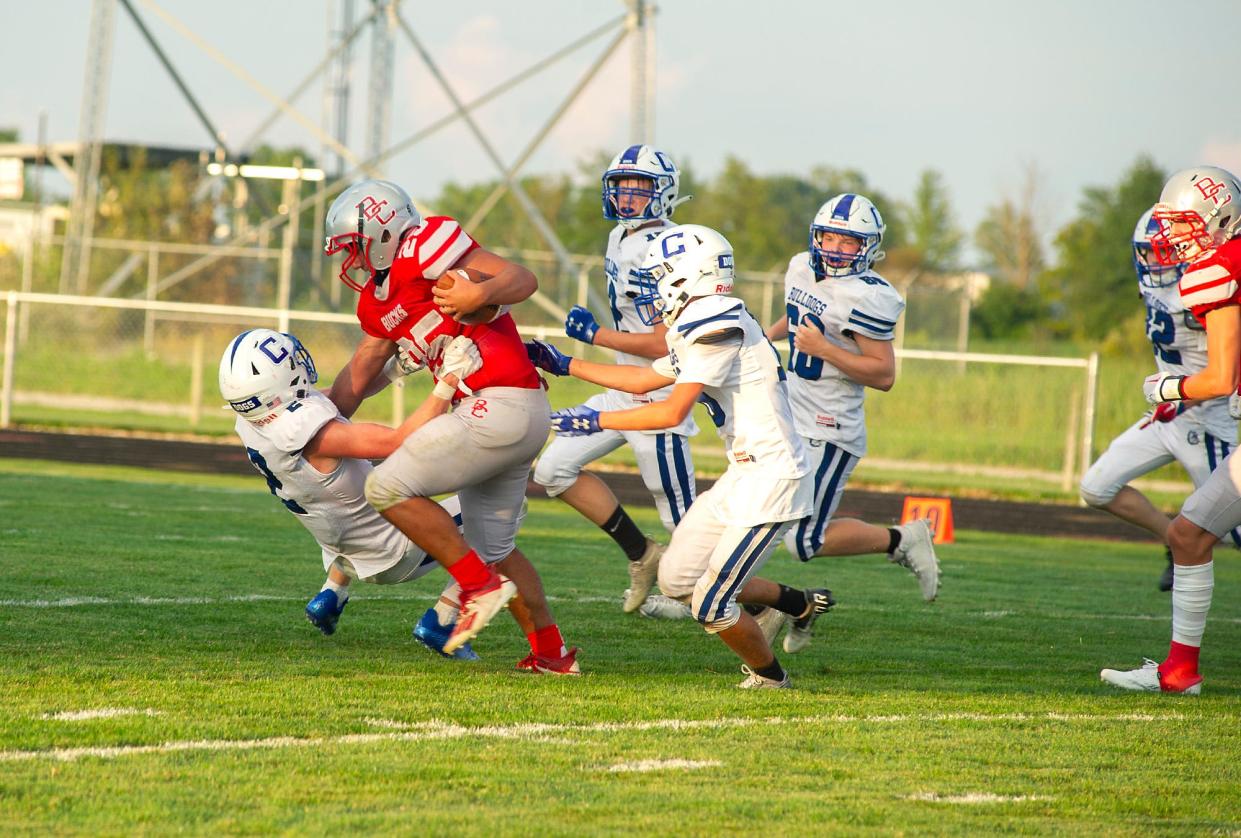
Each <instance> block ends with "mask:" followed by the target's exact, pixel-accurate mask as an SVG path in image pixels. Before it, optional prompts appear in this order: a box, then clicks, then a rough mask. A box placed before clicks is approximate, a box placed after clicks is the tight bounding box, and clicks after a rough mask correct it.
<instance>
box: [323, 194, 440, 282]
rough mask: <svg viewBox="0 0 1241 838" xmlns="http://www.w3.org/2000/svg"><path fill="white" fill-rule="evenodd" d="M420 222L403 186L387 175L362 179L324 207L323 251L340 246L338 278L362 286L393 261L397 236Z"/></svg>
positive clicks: (397, 243) (336, 251) (388, 266)
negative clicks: (325, 213)
mask: <svg viewBox="0 0 1241 838" xmlns="http://www.w3.org/2000/svg"><path fill="white" fill-rule="evenodd" d="M420 224H422V216H421V215H419V214H418V211H417V210H416V209H414V203H413V201H412V200H411V199H410V197H409V195H408V194H407V193H406V192H405V190H404V189H402V188H401V187H399V186H397V185H396V184H395V183H392V182H390V181H386V180H363V181H359V182H358V183H355V184H354V185H353V186H350V187H349V188H348V189H346V190H345V191H344V192H342V193H340V195H339V196H337V198H336V200H335V201H333V202H332V206H331V207H330V208H329V209H328V211H327V218H326V219H325V221H324V228H325V232H326V234H327V240H326V245H325V247H324V252H326V253H328V254H329V255H331V254H335V253H340V252H342V251H343V252H344V253H345V258H344V261H343V262H342V264H341V268H340V278H341V280H342V281H343V282H344V283H345V284H346V285H348V286H349V287H350V288H352V289H353V290H355V291H361V290H362V289H363V288H365V287H366V283H367V282H368V281H369V280H370V279H371V278H372V277H374V276H375V275H376V274H378V273H381V272H383V271H386V270H388V269H389V268H391V267H392V262H393V260H394V259H396V251H397V248H398V247H399V246H400V244H401V236H402V234H404V233H405V231H406V230H412V229H414V228H415V227H417V226H419V225H420Z"/></svg>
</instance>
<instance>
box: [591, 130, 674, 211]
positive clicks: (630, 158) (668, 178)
mask: <svg viewBox="0 0 1241 838" xmlns="http://www.w3.org/2000/svg"><path fill="white" fill-rule="evenodd" d="M635 177H636V178H642V179H643V180H646V181H649V182H650V186H648V187H647V188H645V189H640V188H634V187H621V186H617V185H616V184H617V182H618V181H620V180H623V179H625V178H635ZM680 184H681V173H680V171H678V170H677V167H676V164H675V163H673V162H672V160H671V159H670V158H669V157H668V155H666V154H664V153H663V152H662V151H659V150H658V149H654V148H651V147H650V146H649V145H631V146H630V147H629V148H627V149H625V150H624V151H622V152H621V153H620V154H618V155H616V156H615V157H613V158H612V163H611V165H609V166H608V169H607V171H606V172H604V173H603V217H604V218H606V219H607V220H608V221H615V222H616V223H618V224H620V225H621V226H622V227H625V228H626V229H629V230H633V229H635V228H637V227H641V226H642V225H643V224H646V223H647V222H649V221H654V220H655V219H657V218H671V217H672V211H673V209H675V208H676V205H677V204H678V203H680V202H679V201H677V190H678V189H679V188H680Z"/></svg>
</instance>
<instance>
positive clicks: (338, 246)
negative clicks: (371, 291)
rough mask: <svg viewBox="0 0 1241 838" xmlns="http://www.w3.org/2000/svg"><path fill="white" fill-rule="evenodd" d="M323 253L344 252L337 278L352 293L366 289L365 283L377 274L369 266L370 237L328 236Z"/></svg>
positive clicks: (331, 254)
mask: <svg viewBox="0 0 1241 838" xmlns="http://www.w3.org/2000/svg"><path fill="white" fill-rule="evenodd" d="M385 232H386V231H385ZM323 252H324V253H326V254H327V255H328V256H333V255H335V254H337V253H341V252H344V254H345V259H344V261H343V262H342V263H341V266H340V273H339V274H337V276H338V277H340V281H341V282H343V283H345V284H346V285H348V286H349V287H350V288H352V289H353V290H354V291H359V292H360V291H361V290H362V289H363V288H365V287H366V283H368V282H370V280H371V278H372V277H374V276H375V274H376V273H378V271H376V270H375V268H374V266H373V265H372V264H371V255H370V253H371V239H370V236H364V235H362V234H361V233H345V234H344V235H341V236H330V237H328V239H327V246H326V247H324V248H323Z"/></svg>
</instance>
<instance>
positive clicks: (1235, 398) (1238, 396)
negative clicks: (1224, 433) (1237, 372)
mask: <svg viewBox="0 0 1241 838" xmlns="http://www.w3.org/2000/svg"><path fill="white" fill-rule="evenodd" d="M1228 415H1229V416H1231V417H1232V418H1233V419H1241V392H1238V393H1233V394H1232V395H1231V396H1229V397H1228Z"/></svg>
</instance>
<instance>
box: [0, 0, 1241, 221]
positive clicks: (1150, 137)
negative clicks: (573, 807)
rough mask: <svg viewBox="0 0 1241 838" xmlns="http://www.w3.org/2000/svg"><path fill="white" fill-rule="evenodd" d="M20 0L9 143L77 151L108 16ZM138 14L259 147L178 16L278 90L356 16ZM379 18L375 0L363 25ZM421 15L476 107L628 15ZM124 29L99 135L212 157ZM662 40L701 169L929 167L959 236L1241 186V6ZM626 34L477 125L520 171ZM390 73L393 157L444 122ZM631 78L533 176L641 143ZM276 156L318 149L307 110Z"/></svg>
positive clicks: (9, 21) (438, 181) (445, 166)
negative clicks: (1035, 211)
mask: <svg viewBox="0 0 1241 838" xmlns="http://www.w3.org/2000/svg"><path fill="white" fill-rule="evenodd" d="M0 2H3V5H4V18H5V23H6V29H7V30H8V31H9V33H10V38H9V39H8V42H7V44H6V48H5V50H3V52H2V53H0V71H3V72H0V127H15V128H17V129H18V130H19V131H20V133H21V137H22V139H23V140H30V141H33V140H34V139H35V137H36V134H37V125H38V118H39V113H40V112H41V111H42V112H46V114H47V119H48V126H49V135H50V137H51V139H52V140H72V139H76V137H77V131H78V119H79V109H80V100H81V91H82V89H83V72H84V60H85V59H84V56H85V51H86V44H87V30H88V23H89V20H90V3H89V2H88V0H40V2H38V3H28V2H19V0H0ZM133 3H134V7H135V8H136V10H137V11H138V13H139V14H140V15H141V16H142V17H143V19H144V20H145V21H146V23H147V26H148V27H149V28H150V29H151V31H152V33H153V34H154V36H155V37H156V39H157V40H159V41H160V43H161V44H162V45H163V47H164V49H165V51H166V52H167V53H168V54H169V56H170V57H171V60H172V62H173V63H174V64H175V65H176V66H177V69H178V70H179V71H180V72H181V73H182V75H183V76H184V78H185V80H186V83H187V85H188V86H189V88H190V89H191V90H192V91H193V92H194V93H195V95H196V96H197V97H198V98H199V99H200V101H201V102H202V104H203V107H204V109H205V110H206V112H207V113H208V114H209V115H210V117H211V118H212V120H213V121H215V122H216V123H217V124H218V125H219V126H220V127H221V128H222V129H223V131H224V132H225V134H226V135H227V137H228V140H229V142H230V143H231V144H240V143H242V142H243V141H245V140H246V139H247V138H248V137H249V136H250V135H251V134H252V132H253V131H254V129H255V128H256V127H257V126H258V124H259V123H260V122H261V121H262V120H263V119H264V117H266V116H267V114H268V113H269V112H270V111H271V108H272V106H271V105H270V104H269V103H268V102H267V101H266V100H264V99H263V98H262V96H261V95H260V94H259V93H257V92H255V90H254V89H253V88H251V87H250V86H248V85H247V84H245V83H244V82H241V81H239V80H238V79H237V78H236V77H235V76H234V75H232V74H231V73H230V72H229V71H228V70H227V69H225V68H224V67H223V66H221V64H219V63H217V62H216V61H214V60H212V59H211V58H209V57H207V56H206V54H205V53H204V52H203V51H201V50H200V49H199V47H197V46H195V45H194V44H193V43H192V42H191V41H190V40H189V39H187V38H186V37H184V36H183V35H182V34H180V33H178V32H177V31H176V29H175V28H173V27H172V26H170V25H169V24H168V23H167V22H166V21H165V20H164V19H163V18H162V17H161V15H160V14H159V12H160V11H162V12H165V13H167V14H169V15H171V16H172V17H174V18H176V19H177V20H179V21H181V22H182V23H184V24H185V25H186V26H188V27H189V28H190V29H191V30H192V31H193V32H195V33H196V34H197V35H198V36H199V37H200V38H202V39H203V40H205V41H206V42H207V43H208V44H209V45H210V46H211V47H212V48H214V49H215V50H218V51H219V52H220V53H222V54H223V55H224V56H226V57H227V58H228V59H229V60H230V61H232V62H235V63H236V64H237V65H239V66H241V67H243V68H244V69H245V70H246V71H247V72H248V73H250V74H251V75H253V76H254V77H255V78H257V79H258V80H259V81H260V82H261V83H262V84H263V85H264V86H266V87H267V88H269V89H270V90H272V91H273V92H276V93H278V94H280V95H282V96H283V95H286V94H288V93H289V92H290V91H291V90H292V89H293V88H294V87H295V86H296V85H297V84H298V82H300V81H301V80H302V78H303V77H304V76H305V75H306V74H308V73H309V72H310V71H311V70H312V69H313V68H314V67H315V66H316V65H317V64H318V63H319V61H320V60H321V59H322V57H323V55H324V53H325V51H326V49H327V45H328V30H329V24H328V19H329V14H330V13H331V12H332V11H333V10H334V11H335V14H334V19H335V18H338V17H339V10H340V8H341V6H342V4H343V0H263V2H253V0H250V2H242V1H241V0H214V2H212V3H203V2H199V0H133ZM367 5H368V4H367V3H366V2H365V0H356V6H357V7H358V8H359V9H361V8H363V7H365V6H367ZM401 8H402V14H403V16H404V17H405V19H406V20H407V21H408V22H409V23H410V25H411V26H412V27H413V28H414V30H415V31H416V32H417V33H418V36H419V38H420V39H422V41H423V42H424V43H425V45H426V46H427V49H428V50H429V51H430V53H431V55H432V56H433V57H434V58H435V60H436V61H437V62H438V63H439V64H440V65H441V67H442V68H443V70H444V72H445V74H446V76H447V77H448V79H449V81H450V83H451V84H452V85H453V86H454V87H455V88H456V89H457V91H458V93H459V94H460V95H461V96H462V98H464V99H466V100H468V99H469V98H471V97H472V96H475V95H477V94H479V93H482V92H484V91H486V90H488V89H489V88H490V87H492V86H494V85H496V84H499V83H501V82H503V81H505V80H507V79H508V78H509V77H510V76H512V75H513V74H515V73H516V72H518V71H519V70H521V69H523V68H525V67H526V66H528V65H530V64H532V63H534V62H535V61H537V60H539V59H541V58H543V57H545V56H547V55H549V54H550V53H552V52H553V51H555V50H557V49H559V48H560V47H562V46H564V45H566V44H568V43H569V42H570V41H572V40H574V39H575V38H577V37H578V36H579V35H582V34H585V33H586V32H588V31H590V30H591V29H593V28H595V27H597V26H599V25H601V24H603V23H605V22H607V21H608V20H610V19H612V18H614V17H616V16H618V15H620V14H622V13H623V12H624V8H625V7H624V4H623V3H622V2H621V0H524V2H521V3H514V2H511V0H510V2H497V1H496V0H474V2H471V3H456V4H453V3H441V2H437V3H430V2H425V1H424V0H405V2H404V4H403V6H402V7H401ZM1190 16H1192V19H1190ZM1187 23H1188V24H1191V25H1186V24H1187ZM115 29H116V39H115V44H114V53H113V66H112V74H111V78H110V83H109V85H108V103H107V119H106V130H105V137H106V138H107V139H108V140H113V141H137V142H145V143H151V144H166V145H173V146H187V147H195V146H196V147H207V146H209V142H208V140H207V137H206V132H205V131H204V129H203V128H202V127H201V125H200V124H199V123H198V121H197V120H196V119H195V118H194V116H193V114H192V112H191V111H190V109H189V107H188V106H187V105H186V104H185V102H184V99H183V98H182V97H181V96H180V94H179V93H178V92H177V90H176V88H175V87H174V85H173V83H172V82H171V81H170V80H169V78H168V77H167V75H166V74H165V73H164V72H163V70H162V68H161V67H160V65H159V64H158V62H157V61H156V59H155V58H154V56H153V55H152V53H151V51H150V49H149V48H148V47H147V46H146V44H145V42H143V41H142V39H141V37H140V36H139V34H138V31H137V29H136V28H135V26H134V24H133V22H132V20H130V19H129V17H128V15H127V14H126V13H125V12H124V10H123V9H122V8H121V7H120V6H118V7H117V10H116V18H115ZM655 32H656V35H655V40H656V47H655V49H656V57H655V62H654V65H655V72H656V94H655V124H654V136H653V137H652V138H650V139H653V141H654V144H656V145H657V146H659V147H661V148H663V149H665V150H666V151H667V152H668V153H669V154H670V155H671V156H673V157H674V158H675V159H676V160H677V161H678V162H681V163H688V164H689V165H692V167H693V169H694V170H695V172H696V173H697V174H698V175H699V176H711V175H714V174H715V173H717V172H718V171H719V170H720V169H721V167H722V165H723V162H724V160H725V159H726V158H727V157H728V156H730V155H732V156H735V157H737V158H740V159H741V160H743V161H744V162H745V163H746V164H747V165H748V166H749V167H750V168H751V169H753V170H755V171H757V172H760V173H765V174H774V173H793V174H797V173H806V172H808V171H809V170H810V169H811V168H812V167H814V166H816V165H829V166H833V167H838V168H853V169H858V170H860V171H861V172H863V173H864V174H865V176H866V178H867V180H868V182H869V183H870V184H872V185H873V186H875V187H876V188H877V189H879V190H881V191H882V192H884V193H885V194H887V195H890V196H893V197H896V198H900V199H907V198H909V197H910V196H911V195H912V192H913V189H914V185H915V183H916V182H917V179H918V177H919V174H920V173H921V172H922V171H924V170H926V169H935V170H937V171H939V172H940V173H941V174H942V175H943V179H944V182H945V183H946V184H947V187H948V189H949V192H950V197H951V202H952V206H953V210H954V214H955V217H956V221H957V223H958V224H960V225H961V226H962V227H963V228H965V229H967V230H969V229H972V228H973V227H974V226H975V225H976V224H977V223H978V222H979V221H980V220H981V219H982V217H983V216H984V214H985V212H986V210H987V207H988V206H990V205H992V204H995V203H997V202H998V201H1000V200H1001V199H1002V198H1004V197H1005V196H1014V197H1015V196H1016V194H1017V193H1018V191H1019V188H1020V186H1021V184H1022V180H1023V177H1024V172H1025V171H1027V170H1028V168H1029V167H1030V166H1034V167H1035V169H1036V171H1037V172H1038V174H1039V177H1038V202H1039V205H1040V213H1041V215H1042V217H1043V221H1044V223H1045V225H1046V230H1047V232H1048V234H1050V233H1051V232H1054V230H1055V229H1057V228H1059V227H1060V226H1061V225H1063V224H1065V223H1067V222H1068V221H1069V220H1071V219H1072V217H1073V216H1074V214H1075V211H1076V207H1077V204H1078V201H1079V199H1080V196H1081V194H1082V190H1083V189H1084V188H1086V187H1088V186H1107V185H1111V184H1113V183H1115V182H1116V181H1117V179H1118V178H1119V177H1120V176H1121V174H1122V173H1123V172H1124V171H1125V170H1126V169H1127V168H1128V167H1129V166H1130V165H1131V164H1132V163H1133V162H1134V160H1135V159H1137V157H1138V156H1139V155H1143V154H1146V155H1149V156H1151V157H1152V158H1153V159H1154V160H1155V162H1156V163H1157V164H1158V165H1160V166H1162V167H1163V168H1165V169H1166V170H1168V171H1174V170H1176V169H1179V168H1184V167H1187V166H1191V165H1195V164H1198V163H1210V164H1214V165H1219V166H1223V167H1225V168H1228V169H1231V170H1232V171H1234V172H1238V171H1241V106H1238V104H1237V100H1236V84H1237V80H1238V79H1241V50H1238V49H1236V48H1235V45H1236V43H1237V42H1238V39H1241V3H1238V2H1236V0H1199V2H1195V3H1193V4H1192V5H1189V4H1186V5H1185V6H1184V7H1182V8H1180V9H1178V8H1176V7H1174V6H1173V5H1172V4H1168V3H1166V2H1154V0H1090V2H1082V0H1043V2H1039V3H1030V2H1024V3H1016V2H1008V0H937V2H934V3H928V2H922V0H887V2H883V3H863V2H851V3H842V2H832V1H831V0H768V2H766V3H763V4H758V3H754V2H752V0H749V1H748V2H742V0H663V2H661V3H660V4H659V9H658V13H657V15H656V19H655ZM15 33H16V34H17V37H13V35H14V34H15ZM21 33H25V35H24V36H23V35H22V34H21ZM610 37H611V36H610V35H609V36H604V37H603V38H602V39H600V40H598V41H595V42H594V43H592V44H591V45H589V46H587V47H585V48H584V49H583V50H581V51H579V52H577V53H575V54H574V55H573V56H571V57H570V58H568V59H566V60H565V61H563V62H561V63H559V64H557V65H555V67H554V68H552V69H551V70H550V71H547V72H544V73H543V74H541V75H539V76H536V77H535V78H533V79H531V80H529V81H527V82H525V83H524V84H523V85H522V86H520V87H519V88H517V89H515V90H514V91H512V92H511V93H509V94H507V95H505V96H504V97H502V98H500V99H497V100H496V101H494V102H493V103H491V104H489V105H487V106H485V107H484V108H482V109H480V110H479V111H478V113H477V118H478V121H479V125H480V127H481V128H482V130H483V131H484V132H485V133H486V134H487V136H488V137H489V138H490V139H491V141H492V142H493V144H494V145H495V146H496V147H497V149H498V150H499V154H500V156H501V157H502V158H503V159H504V160H506V161H512V160H513V159H514V158H516V156H517V155H518V153H519V152H520V151H521V149H522V148H523V147H524V146H525V145H526V143H527V142H529V141H530V139H531V138H532V137H533V136H534V135H535V134H536V133H537V132H538V131H539V130H540V128H541V127H542V126H543V124H544V122H545V121H546V120H547V119H548V118H549V116H550V115H551V113H552V112H553V111H554V110H555V108H556V107H558V105H559V104H560V102H561V101H562V99H563V98H564V97H565V96H566V95H567V94H568V92H569V90H570V89H571V88H572V87H573V85H574V84H575V83H577V81H578V80H579V78H580V77H581V75H582V74H583V72H584V71H585V69H586V67H587V66H588V65H589V64H590V63H591V62H593V61H594V60H595V59H596V57H597V56H598V55H600V53H602V51H603V49H604V46H605V45H606V43H607V42H608V40H609V39H610ZM355 44H356V45H357V49H356V51H355V60H354V65H353V78H352V99H353V103H354V108H353V109H352V118H351V120H350V128H349V135H348V145H349V146H350V147H351V148H352V149H353V150H354V151H356V152H362V151H363V150H364V149H365V145H366V143H365V137H364V135H365V131H366V117H365V99H366V82H367V72H368V70H367V61H368V55H369V52H370V50H369V38H368V37H367V36H366V35H363V36H362V37H361V38H360V39H359V40H358V41H356V42H355ZM394 62H395V94H394V102H393V110H392V128H391V139H392V141H393V142H395V141H397V140H400V139H403V138H405V137H407V136H409V135H410V134H412V133H413V132H415V131H417V130H418V129H419V128H421V127H423V126H425V125H427V124H428V123H430V122H432V121H434V120H435V119H437V118H439V117H440V116H442V115H444V114H445V113H448V112H449V111H450V105H449V102H448V99H447V98H446V97H445V96H444V94H443V93H442V92H441V91H440V90H439V89H438V88H437V86H436V85H435V82H434V81H433V79H432V78H431V76H430V75H429V74H428V72H427V71H426V69H425V67H424V66H423V65H422V64H421V62H420V60H419V58H418V57H417V55H416V53H415V52H414V51H413V49H411V47H410V46H409V44H408V42H407V41H406V40H405V39H404V36H403V35H402V34H401V33H400V32H399V31H398V32H397V38H396V47H395V57H394ZM629 73H630V54H629V50H628V46H627V45H626V44H622V45H621V47H620V48H619V49H618V50H617V51H616V52H615V53H614V54H613V55H612V57H611V59H609V60H608V62H607V63H606V64H605V65H604V67H603V69H602V71H601V72H600V73H599V74H598V75H597V76H596V77H595V79H594V80H593V81H592V82H591V84H590V85H589V86H588V87H587V88H586V89H585V91H584V93H583V95H582V96H581V97H580V98H579V99H578V100H577V101H576V103H575V104H574V105H573V106H572V107H571V108H570V109H569V110H568V111H567V113H566V114H565V116H564V118H563V119H562V120H561V121H560V122H559V124H558V125H557V126H556V128H555V129H554V130H553V131H552V133H551V134H550V135H549V137H548V138H547V140H546V142H545V143H544V144H543V145H542V146H541V147H540V150H539V151H538V153H536V154H535V155H534V157H533V158H532V159H531V161H530V163H529V165H528V166H527V168H526V171H528V172H536V173H537V172H576V171H577V169H578V164H579V162H580V161H583V160H588V159H593V157H594V156H595V154H596V153H597V152H599V151H601V150H602V151H608V152H610V153H615V152H616V151H619V150H620V149H621V148H624V147H625V146H626V145H628V144H629V140H630V132H631V126H630V104H629V103H630V83H629ZM32 77H33V81H32ZM322 91H323V88H322V87H321V86H320V85H318V84H315V85H313V86H312V87H311V88H310V89H309V90H308V92H307V93H306V94H305V95H304V96H302V97H301V98H299V99H298V100H297V102H296V103H295V104H296V106H297V107H298V108H299V109H300V110H301V111H302V112H303V113H304V114H305V115H306V116H307V117H308V118H309V119H310V121H311V122H313V123H315V124H320V122H321V120H322V118H323V116H322V115H323V100H324V97H323V92H322ZM264 140H266V141H268V142H272V143H274V144H277V145H295V144H296V145H301V146H303V147H306V148H308V149H311V150H312V151H318V150H319V149H320V142H319V140H318V139H316V138H315V137H314V136H312V135H311V134H310V133H309V132H308V131H307V130H306V129H305V128H303V127H302V126H299V125H298V124H296V123H295V122H293V121H292V120H289V119H287V118H286V119H282V120H281V121H280V122H278V123H277V124H276V125H275V126H274V127H273V128H272V130H271V131H270V132H269V133H268V134H267V135H266V136H265V137H264ZM495 171H496V170H495V168H494V166H493V165H492V163H491V162H490V160H489V158H488V157H487V156H486V155H485V154H484V153H483V152H482V150H481V149H480V147H479V145H478V144H477V143H476V142H475V141H474V139H473V138H472V137H471V136H470V135H469V134H468V133H467V131H466V129H465V128H464V127H463V126H462V125H461V124H460V123H457V124H455V125H453V126H450V127H448V128H445V129H443V130H441V131H440V132H438V133H437V134H435V135H433V136H432V137H431V138H429V139H428V140H426V141H424V142H422V143H420V144H418V145H416V146H415V147H413V148H412V149H411V150H409V151H408V152H405V153H403V154H401V155H399V156H397V157H396V158H394V159H393V160H392V161H391V163H390V164H389V165H388V168H387V172H386V173H387V175H388V176H389V177H391V178H392V179H394V180H398V181H400V182H401V183H402V184H404V185H405V186H406V187H407V189H408V190H409V191H410V192H411V193H412V194H414V195H415V196H416V197H421V198H424V199H429V198H431V197H434V195H436V194H437V193H438V192H439V190H440V188H441V187H442V186H443V185H444V183H446V182H448V181H458V182H471V181H475V180H483V179H490V178H491V177H493V176H494V175H495ZM827 197H830V196H824V198H825V199H826V198H827ZM881 209H882V207H881ZM807 221H809V219H807Z"/></svg>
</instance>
